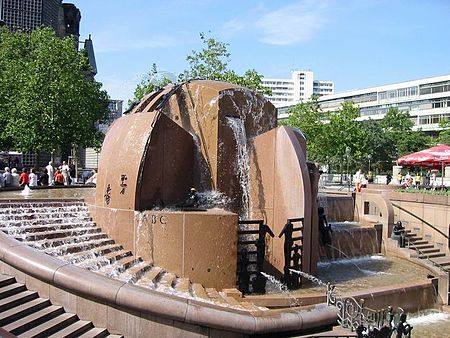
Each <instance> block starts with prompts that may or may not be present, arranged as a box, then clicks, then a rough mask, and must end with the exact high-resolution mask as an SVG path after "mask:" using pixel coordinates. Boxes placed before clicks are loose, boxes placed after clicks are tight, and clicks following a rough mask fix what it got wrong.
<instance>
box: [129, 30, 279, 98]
mask: <svg viewBox="0 0 450 338" xmlns="http://www.w3.org/2000/svg"><path fill="white" fill-rule="evenodd" d="M200 40H201V42H202V43H203V44H204V47H203V48H202V49H201V50H200V51H195V50H193V51H192V52H191V54H189V55H187V56H186V61H187V62H188V64H189V68H188V69H186V70H184V71H183V72H182V73H181V74H179V75H178V81H179V82H184V81H188V80H191V79H201V80H217V81H224V82H229V83H233V84H236V85H238V86H242V87H246V88H249V89H252V90H254V91H256V92H258V93H260V94H270V93H271V91H270V89H269V88H266V87H263V86H262V85H261V80H262V75H261V74H259V73H258V72H257V71H256V70H254V69H249V70H247V71H246V72H245V73H244V75H239V74H237V73H236V72H235V71H234V70H231V69H229V68H228V63H229V62H230V56H231V54H230V52H229V51H228V44H226V43H224V42H221V41H218V40H216V39H215V38H213V37H210V36H207V35H206V34H205V33H200ZM170 82H171V80H170V79H168V78H166V77H164V76H161V75H160V74H159V72H158V70H157V67H156V64H153V65H152V69H151V70H150V72H149V73H148V74H147V75H146V76H145V78H144V79H143V80H142V81H141V82H140V83H139V84H138V85H137V87H136V89H135V91H134V98H133V100H130V101H129V102H128V104H129V105H130V106H131V104H132V103H134V102H139V101H140V100H141V99H142V97H143V96H144V95H146V94H148V93H151V92H152V91H154V90H156V89H158V88H160V87H163V86H165V85H166V84H168V83H170Z"/></svg>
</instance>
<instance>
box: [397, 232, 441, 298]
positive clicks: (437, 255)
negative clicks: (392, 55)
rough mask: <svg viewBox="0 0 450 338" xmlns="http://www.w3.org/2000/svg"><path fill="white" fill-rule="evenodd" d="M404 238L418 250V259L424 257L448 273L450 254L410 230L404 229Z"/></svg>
mask: <svg viewBox="0 0 450 338" xmlns="http://www.w3.org/2000/svg"><path fill="white" fill-rule="evenodd" d="M405 232H406V236H405V237H406V240H407V241H408V244H409V246H410V249H411V250H416V251H417V250H418V255H417V257H418V258H420V259H426V260H427V261H429V262H430V263H431V264H433V265H434V266H437V267H439V268H440V269H441V270H443V271H445V272H447V274H449V273H450V255H448V254H446V253H445V252H443V251H441V249H440V248H439V247H436V246H435V245H434V244H433V243H430V242H428V241H427V240H424V239H422V237H419V235H418V234H416V233H415V232H413V231H411V230H406V231H405ZM447 303H450V280H449V292H448V295H447Z"/></svg>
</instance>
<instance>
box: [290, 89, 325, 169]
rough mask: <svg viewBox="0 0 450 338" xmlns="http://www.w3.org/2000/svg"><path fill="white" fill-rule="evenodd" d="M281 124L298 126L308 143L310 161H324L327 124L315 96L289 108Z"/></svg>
mask: <svg viewBox="0 0 450 338" xmlns="http://www.w3.org/2000/svg"><path fill="white" fill-rule="evenodd" d="M283 124H286V125H289V126H291V127H294V128H298V129H300V130H301V131H302V132H303V134H304V135H305V138H306V142H307V145H308V159H309V160H310V161H325V159H326V153H325V152H324V151H323V150H324V146H325V145H326V131H325V129H326V128H327V126H326V125H325V124H324V121H323V112H322V111H321V109H320V107H319V103H318V98H317V97H316V96H313V97H312V98H311V99H310V100H309V101H307V102H301V103H299V104H297V105H296V106H294V107H293V108H291V110H290V111H289V116H288V118H287V120H286V121H284V122H283Z"/></svg>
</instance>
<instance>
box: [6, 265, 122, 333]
mask: <svg viewBox="0 0 450 338" xmlns="http://www.w3.org/2000/svg"><path fill="white" fill-rule="evenodd" d="M0 326H1V327H2V328H3V329H4V330H6V331H8V332H10V333H12V334H14V335H16V336H18V337H52V338H56V337H58V338H62V337H85V338H88V337H89V338H102V337H110V338H116V337H117V338H118V337H123V336H120V335H111V334H109V332H108V330H106V329H102V328H96V327H94V325H93V324H92V322H90V321H85V320H80V319H79V318H78V316H77V315H76V314H73V313H67V312H65V311H64V308H63V307H62V306H56V305H52V303H51V302H50V300H48V299H45V298H40V297H39V295H38V293H37V292H35V291H29V290H27V288H26V286H25V285H24V284H21V283H17V282H16V279H15V278H14V277H11V276H7V275H4V274H0Z"/></svg>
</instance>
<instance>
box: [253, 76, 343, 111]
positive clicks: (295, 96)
mask: <svg viewBox="0 0 450 338" xmlns="http://www.w3.org/2000/svg"><path fill="white" fill-rule="evenodd" d="M261 84H262V85H263V86H264V87H268V88H270V89H271V90H272V94H271V95H266V98H267V99H268V100H269V101H270V102H272V104H273V105H274V106H275V107H277V108H278V107H282V106H286V105H290V104H297V103H299V102H302V101H307V100H308V99H309V98H311V96H312V95H317V96H322V95H328V94H333V93H334V83H333V82H332V81H320V80H314V73H313V72H312V71H303V70H297V71H294V72H292V76H291V78H290V79H275V78H263V79H262V81H261Z"/></svg>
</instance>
